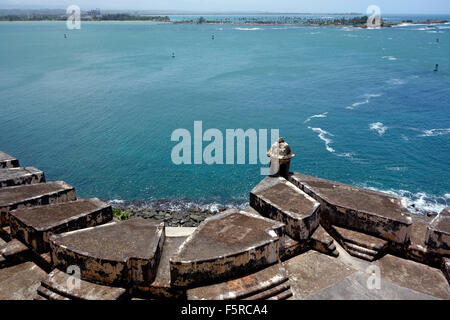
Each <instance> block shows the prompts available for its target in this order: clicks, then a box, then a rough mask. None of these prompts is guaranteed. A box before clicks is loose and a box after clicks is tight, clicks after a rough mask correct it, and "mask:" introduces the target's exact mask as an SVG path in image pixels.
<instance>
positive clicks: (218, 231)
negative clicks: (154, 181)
mask: <svg viewBox="0 0 450 320" xmlns="http://www.w3.org/2000/svg"><path fill="white" fill-rule="evenodd" d="M283 234H284V225H283V224H282V223H279V222H276V221H272V220H269V219H265V218H263V217H261V216H259V215H256V214H251V213H248V212H242V211H240V212H239V211H237V210H229V211H226V212H225V213H223V214H220V215H217V216H214V217H210V218H208V219H206V220H205V221H204V222H202V224H201V225H200V226H199V227H198V228H197V230H196V231H195V232H194V233H193V234H192V235H191V236H189V237H188V238H187V240H186V241H185V242H184V243H183V245H181V247H180V248H179V250H178V251H177V252H176V254H174V255H173V256H172V257H171V259H170V275H171V283H172V285H173V286H175V287H192V286H196V285H201V284H203V283H208V282H214V281H219V280H226V279H229V278H230V277H233V276H239V275H244V274H246V273H249V272H252V271H256V270H258V269H261V268H263V267H265V266H268V265H270V264H273V263H275V262H277V261H278V257H279V249H280V236H282V235H283Z"/></svg>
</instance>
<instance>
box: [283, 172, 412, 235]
mask: <svg viewBox="0 0 450 320" xmlns="http://www.w3.org/2000/svg"><path fill="white" fill-rule="evenodd" d="M289 180H290V181H291V182H292V183H294V184H295V185H296V186H298V187H299V188H300V189H302V190H303V191H305V192H306V193H308V194H309V195H310V196H312V197H314V198H315V199H316V200H317V201H319V202H320V203H321V222H323V223H324V224H325V225H337V226H342V227H346V228H349V229H354V230H357V231H361V232H364V233H368V234H370V235H373V236H376V237H380V238H383V239H386V240H389V241H392V242H395V243H400V244H404V243H407V242H408V241H409V231H410V226H411V224H412V219H411V216H410V213H409V212H408V211H407V210H406V207H405V206H404V205H403V204H402V202H401V200H400V199H399V198H396V197H393V196H390V195H387V194H384V193H381V192H375V191H372V190H367V189H362V188H357V187H354V186H350V185H345V184H342V183H339V182H334V181H330V180H325V179H320V178H316V177H312V176H307V175H303V174H300V173H294V174H292V175H291V176H290V178H289Z"/></svg>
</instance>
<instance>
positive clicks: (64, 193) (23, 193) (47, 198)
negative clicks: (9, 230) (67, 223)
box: [0, 181, 76, 226]
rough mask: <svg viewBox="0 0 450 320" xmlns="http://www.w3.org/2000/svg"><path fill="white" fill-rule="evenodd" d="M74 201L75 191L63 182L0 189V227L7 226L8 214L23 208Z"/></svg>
mask: <svg viewBox="0 0 450 320" xmlns="http://www.w3.org/2000/svg"><path fill="white" fill-rule="evenodd" d="M74 200H76V194H75V189H74V188H73V187H72V186H70V185H68V184H67V183H65V182H63V181H55V182H46V183H39V184H30V185H22V186H14V187H8V188H2V189H0V226H4V225H8V224H9V212H10V211H12V210H15V209H20V208H24V207H31V206H40V205H46V204H56V203H62V202H67V201H74Z"/></svg>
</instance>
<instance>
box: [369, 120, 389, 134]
mask: <svg viewBox="0 0 450 320" xmlns="http://www.w3.org/2000/svg"><path fill="white" fill-rule="evenodd" d="M369 128H370V130H371V131H376V132H377V133H378V134H379V135H380V136H382V135H383V134H384V133H385V132H386V130H387V129H388V127H386V126H385V125H384V124H383V123H382V122H374V123H371V124H370V125H369Z"/></svg>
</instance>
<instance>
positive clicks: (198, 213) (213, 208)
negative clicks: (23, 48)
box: [107, 200, 248, 227]
mask: <svg viewBox="0 0 450 320" xmlns="http://www.w3.org/2000/svg"><path fill="white" fill-rule="evenodd" d="M107 202H108V203H109V204H111V206H112V207H113V208H119V209H121V210H122V211H126V210H128V211H129V217H130V218H132V217H138V218H144V219H149V220H151V221H157V222H165V224H166V226H168V227H198V226H199V224H200V223H201V222H202V221H204V220H205V219H206V218H208V217H210V216H213V215H215V214H218V213H220V212H223V211H225V210H227V209H230V208H237V209H244V208H246V207H247V206H248V203H247V202H243V203H233V204H226V205H223V204H218V203H192V202H187V201H174V200H158V201H153V202H122V201H114V200H113V201H107Z"/></svg>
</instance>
